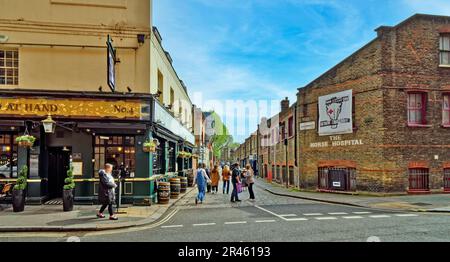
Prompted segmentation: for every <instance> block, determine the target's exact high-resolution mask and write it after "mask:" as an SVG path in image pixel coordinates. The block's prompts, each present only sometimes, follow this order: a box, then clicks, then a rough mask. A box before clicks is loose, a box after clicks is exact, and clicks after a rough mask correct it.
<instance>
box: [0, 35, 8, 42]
mask: <svg viewBox="0 0 450 262" xmlns="http://www.w3.org/2000/svg"><path fill="white" fill-rule="evenodd" d="M8 39H9V37H8V36H6V35H0V43H6V42H8Z"/></svg>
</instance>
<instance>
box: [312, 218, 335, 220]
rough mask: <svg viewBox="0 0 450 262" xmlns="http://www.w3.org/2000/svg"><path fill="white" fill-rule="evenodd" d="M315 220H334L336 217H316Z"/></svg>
mask: <svg viewBox="0 0 450 262" xmlns="http://www.w3.org/2000/svg"><path fill="white" fill-rule="evenodd" d="M316 219H317V220H336V219H337V218H336V217H316Z"/></svg>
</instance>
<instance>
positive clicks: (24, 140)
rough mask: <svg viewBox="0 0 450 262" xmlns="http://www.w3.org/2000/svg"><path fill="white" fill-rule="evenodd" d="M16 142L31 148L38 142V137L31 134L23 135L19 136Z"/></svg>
mask: <svg viewBox="0 0 450 262" xmlns="http://www.w3.org/2000/svg"><path fill="white" fill-rule="evenodd" d="M16 142H17V143H18V144H19V146H20V147H27V148H31V147H33V145H34V142H36V138H35V137H34V136H30V135H23V136H19V137H17V138H16Z"/></svg>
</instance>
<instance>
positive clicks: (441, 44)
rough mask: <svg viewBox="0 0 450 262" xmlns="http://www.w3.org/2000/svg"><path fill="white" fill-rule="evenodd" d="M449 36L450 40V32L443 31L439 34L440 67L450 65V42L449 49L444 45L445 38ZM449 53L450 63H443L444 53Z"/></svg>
mask: <svg viewBox="0 0 450 262" xmlns="http://www.w3.org/2000/svg"><path fill="white" fill-rule="evenodd" d="M444 38H448V39H449V42H450V33H441V34H440V35H439V67H450V44H449V48H448V50H446V49H445V48H444V47H443V46H444V45H443V39H444ZM443 54H448V60H449V61H448V64H444V63H442V61H443V59H442V55H443Z"/></svg>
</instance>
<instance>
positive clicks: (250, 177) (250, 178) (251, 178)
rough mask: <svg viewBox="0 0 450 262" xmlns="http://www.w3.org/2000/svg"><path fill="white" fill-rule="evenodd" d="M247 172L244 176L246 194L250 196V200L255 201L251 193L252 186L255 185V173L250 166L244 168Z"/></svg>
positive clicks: (252, 192)
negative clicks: (246, 188)
mask: <svg viewBox="0 0 450 262" xmlns="http://www.w3.org/2000/svg"><path fill="white" fill-rule="evenodd" d="M246 169H247V172H246V174H245V178H246V181H247V185H248V192H249V194H250V200H252V201H253V200H255V193H254V191H253V186H254V184H255V172H254V171H253V169H252V167H251V166H250V165H247V166H246Z"/></svg>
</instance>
